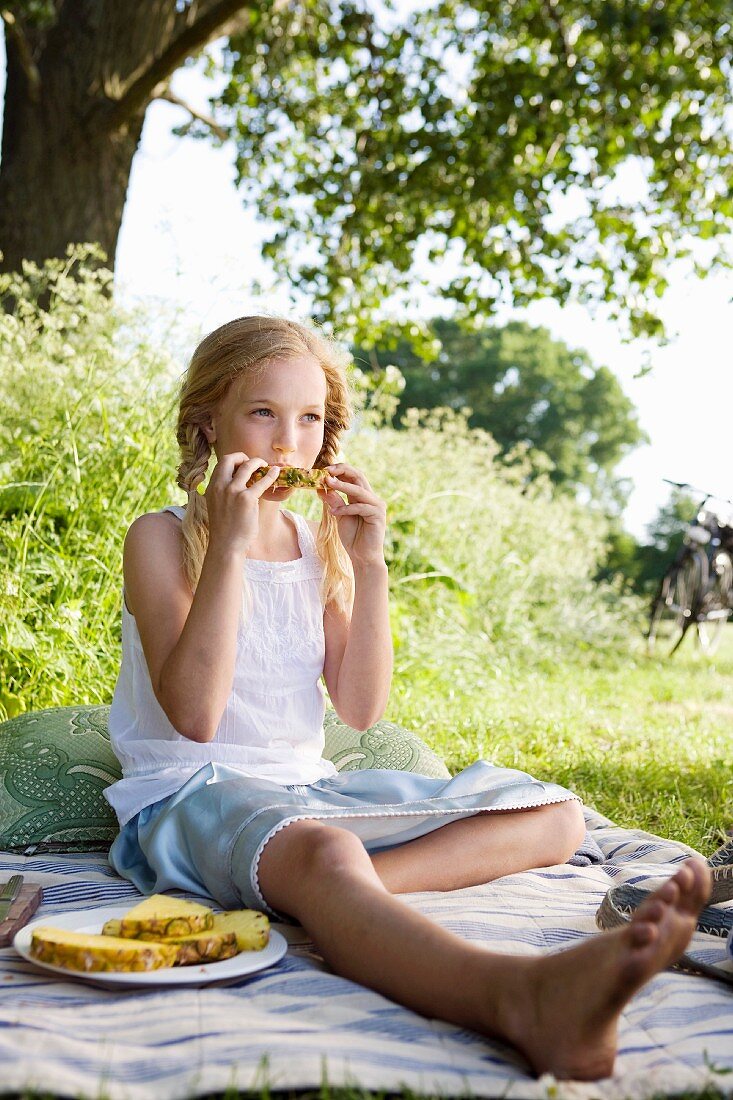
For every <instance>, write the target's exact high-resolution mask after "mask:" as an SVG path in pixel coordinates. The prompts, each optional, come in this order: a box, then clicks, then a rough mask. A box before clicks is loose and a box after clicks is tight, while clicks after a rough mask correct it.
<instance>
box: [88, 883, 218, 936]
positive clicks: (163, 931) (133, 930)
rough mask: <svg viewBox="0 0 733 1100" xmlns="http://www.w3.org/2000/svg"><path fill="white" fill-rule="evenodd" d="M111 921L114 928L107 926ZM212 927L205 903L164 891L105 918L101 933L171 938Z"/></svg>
mask: <svg viewBox="0 0 733 1100" xmlns="http://www.w3.org/2000/svg"><path fill="white" fill-rule="evenodd" d="M110 923H113V926H114V932H111V933H108V932H107V927H108V925H109V924H110ZM213 927H214V914H213V913H212V912H211V910H210V909H207V908H206V906H205V905H199V904H198V902H195V901H184V900H182V899H181V898H169V897H166V895H165V894H152V895H151V896H150V897H149V898H145V900H144V901H141V902H140V904H139V905H135V906H134V907H133V908H132V909H129V910H128V912H127V913H125V915H124V917H122V919H121V920H119V921H114V922H109V921H108V922H107V924H105V926H104V928H103V929H102V933H103V934H110V935H114V936H121V937H122V938H123V939H131V940H134V939H139V938H140V937H141V936H143V935H144V936H145V938H146V939H147V938H148V934H150V935H152V936H153V937H154V938H155V939H156V940H159V939H170V938H171V937H172V936H191V935H193V934H194V933H195V932H209V931H211V929H212V928H213Z"/></svg>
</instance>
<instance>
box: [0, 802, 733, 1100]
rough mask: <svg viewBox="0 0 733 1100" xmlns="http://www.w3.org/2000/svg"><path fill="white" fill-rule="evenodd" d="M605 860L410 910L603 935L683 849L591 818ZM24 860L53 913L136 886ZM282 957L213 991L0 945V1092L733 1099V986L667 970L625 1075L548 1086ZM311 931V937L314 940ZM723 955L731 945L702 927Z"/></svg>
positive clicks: (629, 1022)
mask: <svg viewBox="0 0 733 1100" xmlns="http://www.w3.org/2000/svg"><path fill="white" fill-rule="evenodd" d="M587 819H588V824H589V828H590V830H591V831H592V835H593V836H594V837H595V839H596V840H597V842H598V844H599V845H600V847H601V849H602V851H603V854H604V856H605V862H604V863H602V864H601V865H599V866H591V867H571V866H558V867H552V868H549V869H545V870H542V871H533V872H527V873H524V874H519V875H512V876H509V877H507V878H504V879H500V880H499V881H497V882H494V883H491V884H490V885H487V886H481V887H474V888H471V889H467V890H458V891H455V892H453V893H449V894H441V893H425V894H413V895H410V896H407V897H406V899H405V900H406V901H407V903H408V904H409V905H413V906H415V907H416V908H417V909H419V910H420V911H422V912H424V913H427V914H428V915H429V916H431V917H432V918H434V919H435V920H436V921H439V922H440V923H441V924H443V925H445V926H446V927H447V928H450V929H452V930H453V931H454V932H456V933H457V934H458V935H460V936H463V937H465V938H466V939H470V940H474V941H477V942H481V943H484V944H486V946H487V947H490V948H492V949H495V950H497V951H503V952H512V953H535V952H540V951H548V950H556V949H559V948H563V947H566V946H568V945H570V944H573V943H576V942H578V941H579V940H580V939H581V938H583V937H585V936H588V935H591V934H593V933H594V931H595V913H596V910H597V908H598V906H599V904H600V902H601V900H602V898H603V895H604V893H605V891H606V890H607V889H608V887H609V886H610V885H612V884H613V883H618V882H629V883H636V884H643V885H648V884H651V882H653V881H654V880H658V879H660V878H663V877H666V876H667V875H668V874H669V873H670V872H671V870H672V868H673V866H674V864H677V863H679V862H680V861H681V860H683V859H684V858H685V857H686V855H687V854H689V851H688V849H686V848H684V847H683V846H681V845H677V844H672V843H671V842H669V841H664V840H661V839H659V838H658V837H654V836H651V835H650V834H648V833H642V832H632V831H628V830H624V829H621V828H618V827H617V826H615V825H613V824H612V823H611V822H609V821H607V820H606V819H604V818H602V817H600V816H598V815H596V814H594V813H592V812H587ZM14 871H20V872H22V873H24V874H25V875H27V876H28V878H29V879H30V880H32V881H34V882H35V881H37V882H39V883H41V884H42V885H43V887H44V891H45V895H44V906H43V908H42V910H41V911H40V915H42V916H43V917H44V918H52V917H53V915H54V914H60V913H68V912H70V911H72V910H76V909H84V908H91V907H98V906H109V905H126V904H127V903H128V902H129V903H130V904H133V903H134V902H135V901H136V900H137V898H138V895H137V894H136V891H135V890H134V888H133V887H132V886H131V885H130V884H129V883H127V882H125V881H123V880H122V879H119V878H118V877H117V876H116V875H115V874H113V873H112V871H111V869H110V868H109V866H108V864H107V862H106V859H105V857H104V856H103V855H96V856H92V855H67V856H49V855H37V856H30V857H19V856H12V855H9V854H0V880H1V879H4V878H6V877H7V875H8V874H9V873H12V872H14ZM280 931H282V932H283V933H284V934H285V933H287V934H288V936H289V938H290V940H291V943H290V947H289V950H288V953H287V954H286V955H285V957H284V958H283V959H282V960H281V961H280V962H279V963H277V964H276V965H275V966H274V967H273V968H272V969H269V970H264V971H261V972H259V973H256V974H253V975H250V976H248V977H245V978H237V979H229V980H228V983H227V984H211V985H208V986H205V987H194V988H190V987H186V988H180V987H179V988H163V989H160V988H154V989H145V990H140V989H135V988H125V987H117V988H115V989H108V988H102V987H99V986H95V985H94V984H92V983H91V982H89V981H86V980H83V979H69V980H66V979H65V978H57V977H56V976H54V975H53V974H51V973H49V972H47V971H43V970H40V969H38V968H36V967H35V966H33V965H32V964H30V963H28V962H26V961H25V960H24V959H22V958H21V957H20V956H19V955H17V954H16V953H15V951H14V950H13V949H12V948H6V949H3V950H0V1093H4V1092H6V1091H11V1090H18V1091H22V1090H23V1089H29V1088H35V1089H37V1090H38V1091H40V1092H43V1093H46V1094H51V1095H55V1096H70V1097H79V1096H84V1097H88V1098H91V1097H101V1096H105V1097H108V1098H109V1100H167V1098H170V1100H174V1098H178V1097H194V1096H202V1095H205V1094H211V1093H215V1092H225V1091H226V1090H227V1089H239V1090H241V1091H246V1090H250V1089H254V1090H260V1089H264V1088H265V1087H268V1088H269V1089H270V1090H273V1089H283V1090H285V1089H298V1088H317V1087H319V1086H320V1085H322V1084H323V1083H324V1081H325V1082H327V1083H328V1084H330V1085H331V1086H339V1085H351V1086H354V1087H358V1088H362V1089H374V1090H383V1091H386V1092H399V1091H401V1090H403V1089H410V1090H412V1091H413V1092H417V1093H422V1094H431V1095H451V1096H456V1095H461V1096H467V1095H471V1094H473V1095H475V1096H482V1097H508V1098H511V1097H516V1098H518V1100H525V1098H526V1100H533V1098H535V1097H569V1098H572V1097H578V1098H581V1097H582V1098H587V1100H596V1098H598V1100H626V1098H636V1097H639V1098H641V1097H644V1098H648V1097H651V1096H652V1095H653V1094H671V1093H676V1092H680V1091H682V1090H684V1089H688V1090H695V1091H697V1090H700V1091H702V1090H703V1089H705V1088H706V1087H709V1086H715V1087H717V1088H718V1089H720V1091H721V1092H723V1093H724V1094H727V1093H730V1094H731V1095H733V986H726V985H723V984H722V983H719V982H715V981H711V980H709V979H706V978H700V977H694V976H690V975H686V974H681V973H678V972H674V971H668V972H665V973H663V974H661V975H659V976H657V977H656V978H655V979H654V980H653V981H652V982H651V983H650V984H649V985H648V986H647V987H646V988H645V989H644V990H643V991H642V992H641V993H640V994H639V995H638V996H637V997H635V998H634V1000H633V1001H632V1002H631V1003H630V1005H629V1006H628V1007H627V1009H626V1011H625V1012H624V1015H623V1020H622V1026H621V1033H620V1050H619V1056H618V1058H617V1061H616V1069H615V1074H614V1076H613V1078H611V1079H608V1080H604V1081H601V1082H598V1083H597V1084H592V1085H589V1084H580V1083H567V1082H563V1083H559V1084H558V1083H555V1082H554V1081H553V1080H552V1079H550V1078H542V1079H540V1080H539V1081H537V1080H535V1079H534V1078H533V1077H532V1076H531V1075H530V1074H529V1073H528V1070H527V1065H526V1063H525V1062H524V1061H523V1059H522V1058H521V1057H520V1056H519V1055H518V1054H517V1053H516V1052H515V1051H514V1050H512V1049H510V1048H508V1047H506V1046H504V1045H503V1044H501V1043H498V1042H493V1043H492V1042H487V1041H485V1040H484V1039H482V1038H480V1037H479V1036H478V1035H476V1034H474V1033H472V1032H469V1031H465V1030H461V1029H460V1028H458V1027H454V1026H451V1025H449V1024H444V1023H440V1022H436V1021H434V1020H427V1019H423V1018H422V1017H420V1016H418V1015H416V1014H415V1013H413V1012H410V1011H408V1010H407V1009H403V1008H401V1007H399V1006H397V1005H395V1004H392V1003H391V1002H390V1001H387V1000H386V999H385V998H383V997H381V996H379V995H378V994H376V993H372V992H370V991H368V990H366V989H363V988H361V987H360V986H357V985H355V984H354V983H352V982H349V981H346V980H345V979H342V978H339V977H337V976H335V975H334V974H332V973H330V972H329V971H328V970H327V969H326V968H325V967H324V966H323V964H322V962H321V961H320V960H319V959H318V958H317V957H315V956H314V955H313V954H312V952H311V951H309V949H308V945H306V944H304V943H302V942H301V943H298V942H297V941H298V936H299V930H298V929H292V930H291V929H286V928H285V927H284V926H280ZM300 938H301V940H302V935H301V937H300ZM696 941H699V942H696V943H695V949H696V950H698V949H699V950H701V951H705V952H706V953H707V957H708V958H714V957H720V956H721V955H722V953H723V943H724V941H722V940H715V939H713V938H712V937H708V936H698V937H696Z"/></svg>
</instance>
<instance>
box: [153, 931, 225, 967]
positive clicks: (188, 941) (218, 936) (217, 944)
mask: <svg viewBox="0 0 733 1100" xmlns="http://www.w3.org/2000/svg"><path fill="white" fill-rule="evenodd" d="M158 942H160V941H158ZM165 942H166V943H170V944H173V945H175V946H176V947H177V948H178V955H177V956H176V961H175V963H174V965H175V966H195V965H196V963H207V962H223V960H224V959H231V958H232V957H233V956H234V955H238V954H239V946H238V944H237V937H236V936H235V934H234V932H217V931H216V929H215V930H214V931H213V932H196V933H195V934H194V935H193V936H181V937H180V939H176V938H175V937H174V938H173V939H168V940H166V941H165Z"/></svg>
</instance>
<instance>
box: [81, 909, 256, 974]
mask: <svg viewBox="0 0 733 1100" xmlns="http://www.w3.org/2000/svg"><path fill="white" fill-rule="evenodd" d="M121 924H122V921H120V920H108V921H106V923H105V925H104V927H103V928H102V935H103V936H119V935H120V925H121ZM135 942H143V943H172V944H175V945H176V946H177V947H178V948H179V952H178V957H177V958H176V962H175V965H176V966H189V965H190V964H192V963H200V962H221V960H222V959H231V957H232V956H233V955H238V954H239V951H240V950H241V949H240V947H239V946H238V944H237V936H236V934H235V933H234V932H233V931H227V930H220V929H217V928H216V925H215V926H214V928H213V929H211V931H208V932H193V933H191V934H189V935H186V936H160V935H158V934H157V933H156V932H140V933H138V935H137V936H135Z"/></svg>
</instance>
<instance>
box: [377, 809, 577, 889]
mask: <svg viewBox="0 0 733 1100" xmlns="http://www.w3.org/2000/svg"><path fill="white" fill-rule="evenodd" d="M584 836H585V819H584V818H583V810H582V807H581V805H580V803H579V802H578V801H577V800H576V799H569V800H568V801H567V802H555V803H552V804H551V805H549V806H537V807H535V808H533V809H528V810H520V811H514V812H509V813H499V812H492V813H481V814H477V815H476V816H474V817H464V818H462V819H459V820H456V821H452V822H451V823H450V824H449V825H443V826H442V827H441V828H440V829H436V830H435V831H434V832H432V833H428V834H427V835H426V836H422V837H419V839H417V840H410V841H408V842H407V843H406V844H400V845H399V846H398V847H395V848H389V849H388V850H387V851H384V852H376V853H374V854H373V855H372V857H371V859H372V863H373V864H374V868H375V870H376V872H377V874H378V875H379V877H380V879H381V880H382V882H383V883H384V885H385V886H386V887H387V889H388V890H389V891H390V892H391V893H393V894H408V893H412V892H414V891H418V890H460V889H462V888H463V887H464V886H477V885H478V884H479V883H482V882H492V881H493V879H495V878H501V877H502V876H503V875H513V874H516V872H517V871H527V870H529V868H530V867H551V866H553V865H554V864H556V863H565V862H566V861H567V860H568V859H570V856H571V855H572V854H573V852H575V851H577V849H578V846H579V845H580V843H581V842H582V840H583V837H584Z"/></svg>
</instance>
